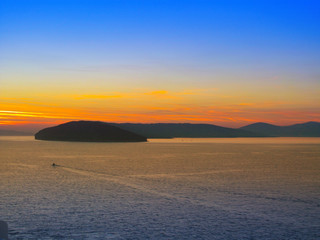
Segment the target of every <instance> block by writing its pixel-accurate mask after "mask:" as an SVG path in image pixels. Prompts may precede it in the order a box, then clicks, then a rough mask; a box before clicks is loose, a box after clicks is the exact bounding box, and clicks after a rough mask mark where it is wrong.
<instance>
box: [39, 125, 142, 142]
mask: <svg viewBox="0 0 320 240" xmlns="http://www.w3.org/2000/svg"><path fill="white" fill-rule="evenodd" d="M35 139H37V140H50V141H74V142H146V141H147V138H146V137H144V136H141V135H139V134H136V133H133V132H130V131H127V130H125V129H121V128H119V127H116V126H112V125H110V124H108V123H104V122H98V121H72V122H67V123H64V124H60V125H58V126H54V127H49V128H45V129H42V130H40V131H39V132H37V133H36V134H35Z"/></svg>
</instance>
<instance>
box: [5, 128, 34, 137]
mask: <svg viewBox="0 0 320 240" xmlns="http://www.w3.org/2000/svg"><path fill="white" fill-rule="evenodd" d="M32 135H33V134H32V133H28V132H20V131H13V130H4V129H0V136H32Z"/></svg>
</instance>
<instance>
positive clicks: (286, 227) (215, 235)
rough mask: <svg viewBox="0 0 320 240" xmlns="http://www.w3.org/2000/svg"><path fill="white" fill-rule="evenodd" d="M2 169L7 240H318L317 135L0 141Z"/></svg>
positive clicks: (0, 213)
mask: <svg viewBox="0 0 320 240" xmlns="http://www.w3.org/2000/svg"><path fill="white" fill-rule="evenodd" d="M53 162H54V163H56V164H58V165H59V166H57V167H52V166H51V164H52V163H53ZM0 166H1V167H0V219H1V220H5V221H7V222H8V224H9V228H10V231H9V237H10V239H259V240H260V239H320V200H319V199H320V139H319V138H264V139H258V138H257V139H252V138H250V139H171V140H168V139H162V140H151V141H150V142H147V143H72V142H50V141H36V140H33V138H32V137H0Z"/></svg>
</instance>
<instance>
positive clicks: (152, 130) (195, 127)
mask: <svg viewBox="0 0 320 240" xmlns="http://www.w3.org/2000/svg"><path fill="white" fill-rule="evenodd" d="M86 122H90V121H86ZM92 123H94V122H92ZM95 123H97V122H95ZM104 124H107V125H112V126H115V127H119V128H121V129H124V130H126V131H129V132H132V133H135V134H138V135H140V136H144V137H147V138H177V137H187V138H210V137H213V138H215V137H320V123H319V122H307V123H301V124H294V125H290V126H276V125H272V124H268V123H262V122H260V123H254V124H250V125H247V126H244V127H241V128H237V129H235V128H226V127H220V126H216V125H212V124H191V123H151V124H144V123H104ZM28 135H32V134H31V133H26V132H19V131H12V130H0V136H28Z"/></svg>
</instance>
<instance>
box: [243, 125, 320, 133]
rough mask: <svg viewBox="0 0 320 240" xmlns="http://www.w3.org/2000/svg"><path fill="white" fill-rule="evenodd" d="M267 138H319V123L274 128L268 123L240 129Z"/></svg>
mask: <svg viewBox="0 0 320 240" xmlns="http://www.w3.org/2000/svg"><path fill="white" fill-rule="evenodd" d="M240 129H241V130H246V131H250V132H253V133H256V134H262V135H266V136H268V137H320V123H319V122H306V123H300V124H294V125H290V126H276V125H272V124H269V123H263V122H259V123H254V124H250V125H248V126H244V127H241V128H240Z"/></svg>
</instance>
